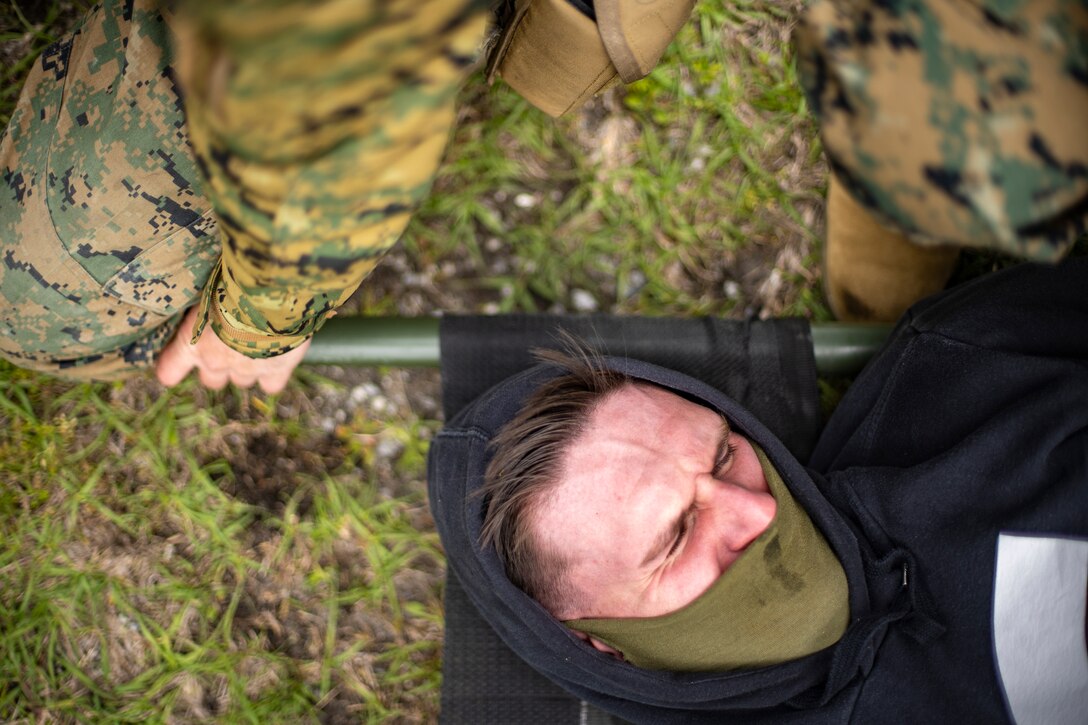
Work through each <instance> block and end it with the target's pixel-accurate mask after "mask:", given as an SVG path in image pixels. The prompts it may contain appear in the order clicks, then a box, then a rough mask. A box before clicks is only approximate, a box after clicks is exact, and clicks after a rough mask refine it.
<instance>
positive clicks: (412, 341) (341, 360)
mask: <svg viewBox="0 0 1088 725" xmlns="http://www.w3.org/2000/svg"><path fill="white" fill-rule="evenodd" d="M438 323H439V318H437V317H349V316H345V317H334V318H333V319H331V320H329V321H328V322H326V323H325V326H324V327H322V328H321V332H319V333H318V334H317V335H315V336H314V341H313V344H312V345H311V346H310V349H309V351H308V352H307V353H306V362H307V363H312V364H315V365H358V366H365V365H391V366H394V367H438V356H439V351H438ZM890 331H891V327H890V326H888V325H853V324H845V323H824V324H815V325H813V326H812V345H813V350H814V353H815V355H816V370H817V372H818V373H819V374H820V375H824V376H829V377H834V376H850V375H856V374H857V373H858V372H859V371H860V370H861V369H862V368H863V367H865V363H866V362H868V361H869V358H871V357H872V356H873V354H874V353H875V352H876V351H877V350H879V349H880V346H881V345H882V344H884V340H885V339H887V337H888V333H889V332H890Z"/></svg>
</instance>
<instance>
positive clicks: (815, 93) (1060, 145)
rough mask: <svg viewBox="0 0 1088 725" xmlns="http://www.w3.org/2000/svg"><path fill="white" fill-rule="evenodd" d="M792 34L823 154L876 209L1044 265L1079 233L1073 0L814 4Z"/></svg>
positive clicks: (1086, 12)
mask: <svg viewBox="0 0 1088 725" xmlns="http://www.w3.org/2000/svg"><path fill="white" fill-rule="evenodd" d="M795 37H796V42H797V47H798V70H799V73H800V76H801V79H802V84H803V85H804V87H805V92H806V96H807V97H808V99H809V102H810V104H811V107H812V110H813V112H814V113H815V115H816V116H817V117H818V118H819V120H820V136H821V139H822V140H823V143H824V147H825V150H826V152H827V156H828V159H829V160H830V162H831V165H832V167H833V169H834V170H835V172H836V175H837V176H838V177H839V178H841V179H842V180H843V182H844V184H845V185H846V186H847V188H849V190H850V192H851V194H852V196H854V197H855V198H856V199H857V200H858V201H860V202H861V203H863V204H865V205H866V206H867V207H869V208H870V209H871V210H873V211H874V212H876V213H877V215H878V216H879V217H881V218H882V219H883V220H884V221H886V222H891V223H892V224H894V225H895V226H897V227H898V228H900V229H903V230H904V231H906V232H907V233H908V234H909V235H910V236H911V238H912V240H914V241H916V242H919V243H923V244H954V245H958V246H973V247H991V248H995V249H998V250H1000V251H1003V252H1006V253H1010V254H1016V255H1019V256H1023V257H1028V258H1031V259H1035V260H1040V261H1053V260H1055V259H1057V258H1059V257H1060V256H1061V255H1063V254H1064V253H1065V252H1066V251H1068V249H1069V248H1070V246H1072V244H1073V242H1074V241H1075V240H1076V238H1077V237H1078V236H1079V235H1081V234H1084V232H1085V221H1086V219H1088V132H1086V130H1085V128H1086V127H1085V119H1086V118H1088V3H1085V2H1084V0H1034V1H1032V2H1022V1H1020V2H1006V1H1005V0H970V1H968V0H894V1H892V2H876V1H875V0H812V2H811V3H810V4H809V6H808V7H807V8H806V11H805V13H804V15H803V17H802V20H801V23H800V25H799V26H798V28H797V32H796V36H795Z"/></svg>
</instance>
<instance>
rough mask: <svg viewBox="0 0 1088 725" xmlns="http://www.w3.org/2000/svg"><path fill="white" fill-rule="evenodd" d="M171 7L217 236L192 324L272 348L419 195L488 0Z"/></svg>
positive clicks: (330, 293) (334, 297) (387, 241)
mask: <svg viewBox="0 0 1088 725" xmlns="http://www.w3.org/2000/svg"><path fill="white" fill-rule="evenodd" d="M181 10H182V11H186V15H184V16H179V18H178V21H179V22H178V25H177V29H178V36H179V43H178V54H177V55H178V74H179V76H180V77H181V79H182V82H183V86H184V87H185V89H186V94H187V95H186V111H187V113H188V120H189V132H190V134H191V138H192V143H193V148H194V150H195V154H196V157H197V158H198V159H199V160H200V163H201V166H202V170H203V171H204V173H205V177H206V179H207V181H206V185H205V190H206V192H207V193H208V195H209V197H210V198H211V200H212V206H213V208H214V209H215V212H216V214H217V216H218V219H219V229H220V233H221V236H222V239H223V262H222V266H221V268H220V269H219V270H217V272H216V274H215V276H214V277H213V280H212V283H211V284H210V285H209V286H208V287H207V289H206V290H205V294H204V296H203V299H202V302H201V305H202V306H201V312H202V315H203V319H209V318H210V322H211V324H212V327H213V328H214V329H215V331H216V333H218V334H219V336H220V337H221V338H222V339H223V340H224V342H227V344H229V345H231V346H232V347H234V348H235V349H237V350H240V351H242V352H245V353H247V354H251V355H252V354H254V353H257V354H262V353H264V354H267V353H276V352H284V351H286V350H289V349H291V348H293V347H295V346H296V345H298V344H299V343H301V342H302V341H303V340H305V339H306V338H307V337H308V336H309V335H311V334H313V333H314V332H315V331H316V330H317V329H318V328H320V327H321V325H322V323H323V322H324V320H325V319H326V317H327V316H328V313H329V312H331V311H333V310H335V309H336V308H337V307H338V306H340V305H341V304H343V303H344V302H345V301H347V299H348V297H350V296H351V294H352V292H354V291H355V289H356V288H357V287H358V286H359V283H360V282H361V281H362V280H363V278H364V277H365V276H366V275H367V274H368V273H369V272H370V270H371V269H373V268H374V265H375V264H377V262H378V260H379V259H380V258H381V256H382V254H384V253H385V252H386V251H387V250H388V249H389V248H390V247H391V246H392V245H393V244H394V243H395V242H396V241H397V239H398V238H399V237H400V235H401V232H403V231H404V228H405V226H406V225H407V223H408V219H409V216H410V215H411V213H412V211H413V210H414V209H415V208H416V206H417V205H418V204H419V202H420V201H422V199H423V198H424V196H425V195H426V194H427V192H428V191H429V189H430V186H431V181H432V179H433V177H434V174H435V171H436V170H437V168H438V163H439V161H440V159H441V155H442V151H443V149H444V148H445V146H446V142H447V140H448V137H449V132H450V128H451V127H452V125H453V118H454V99H455V95H456V93H457V90H458V89H459V88H460V86H461V82H462V81H463V79H464V76H465V74H466V72H467V70H468V68H469V66H470V65H471V64H472V63H473V62H474V61H475V58H476V52H477V50H478V49H479V46H480V44H481V41H482V39H483V35H484V30H485V28H486V18H487V16H486V3H481V2H478V1H477V2H472V1H470V0H399V1H392V0H372V1H370V2H363V1H361V0H350V1H349V0H333V1H331V2H324V3H314V2H312V0H286V1H285V0H279V1H276V2H269V1H264V0H249V1H246V2H237V1H234V2H229V3H227V2H223V1H222V0H201V1H200V2H189V3H185V4H182V5H181ZM202 328H203V322H201V323H200V324H198V326H197V328H196V334H199V333H200V330H201V329H202Z"/></svg>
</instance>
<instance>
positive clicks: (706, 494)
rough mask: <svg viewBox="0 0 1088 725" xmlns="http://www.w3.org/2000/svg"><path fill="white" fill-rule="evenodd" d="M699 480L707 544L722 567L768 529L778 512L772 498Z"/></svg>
mask: <svg viewBox="0 0 1088 725" xmlns="http://www.w3.org/2000/svg"><path fill="white" fill-rule="evenodd" d="M706 478H707V479H708V480H701V481H700V489H701V491H700V493H701V494H702V497H703V501H702V508H703V511H702V513H701V516H702V517H703V518H704V519H705V524H706V526H707V535H708V536H709V537H710V540H709V544H710V545H711V546H713V547H714V549H715V551H716V552H717V556H718V558H719V560H720V561H721V563H722V564H723V570H724V568H725V566H728V564H730V563H732V561H733V560H734V559H736V558H737V557H738V556H740V554H741V553H742V552H743V551H744V550H745V549H747V548H748V545H749V544H751V543H752V542H753V541H755V540H756V539H757V538H759V535H760V534H762V533H763V532H764V531H766V530H767V527H768V526H769V525H770V523H771V520H772V519H774V515H775V511H776V509H777V507H776V503H775V500H774V496H772V495H771V494H770V493H769V492H767V491H758V490H752V489H749V488H745V487H743V486H738V485H736V484H733V483H727V482H723V481H720V480H718V479H716V478H714V477H713V476H707V477H706Z"/></svg>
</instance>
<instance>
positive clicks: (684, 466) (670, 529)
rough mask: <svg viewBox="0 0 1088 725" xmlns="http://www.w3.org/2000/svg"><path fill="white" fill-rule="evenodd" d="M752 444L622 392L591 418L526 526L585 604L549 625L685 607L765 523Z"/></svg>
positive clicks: (676, 405) (658, 397)
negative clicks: (563, 563)
mask: <svg viewBox="0 0 1088 725" xmlns="http://www.w3.org/2000/svg"><path fill="white" fill-rule="evenodd" d="M774 513H775V500H774V497H772V496H771V494H770V492H769V490H768V487H767V480H766V478H764V476H763V469H762V467H761V466H760V464H759V459H758V458H756V454H755V451H754V450H753V449H752V446H751V444H750V443H749V442H748V440H747V439H745V438H744V437H743V436H741V435H739V434H737V433H735V432H732V431H730V430H729V428H728V424H726V423H725V421H724V419H723V418H722V417H721V416H720V415H718V414H717V413H715V412H714V411H712V410H710V409H708V408H704V407H703V406H701V405H698V404H696V403H692V402H689V401H687V400H685V399H683V398H681V397H679V396H677V395H674V394H672V393H669V392H666V391H664V390H661V389H659V388H655V387H652V386H649V385H641V384H635V385H628V386H626V387H624V388H622V389H621V390H619V391H617V392H615V393H613V394H612V395H611V396H609V397H608V398H606V399H605V400H604V402H603V403H601V404H600V405H599V406H598V408H597V409H596V410H595V411H594V412H593V414H592V415H591V416H590V419H589V426H588V428H587V430H586V432H585V433H584V434H583V435H582V436H581V437H579V438H578V439H576V440H575V442H574V443H573V445H572V446H571V448H570V450H569V451H568V453H567V456H566V457H565V459H564V462H563V470H562V472H561V474H560V481H559V484H558V486H556V488H555V490H554V491H553V492H552V493H550V494H549V495H547V496H546V497H545V498H544V500H543V501H542V502H541V507H540V509H539V510H538V511H537V513H536V515H535V516H534V519H533V523H532V526H533V528H534V533H535V534H536V535H538V536H540V537H541V540H542V542H543V544H544V545H545V546H546V547H549V548H551V547H554V548H553V550H554V551H556V552H557V553H559V554H560V555H561V556H564V557H565V558H566V559H567V560H568V561H569V562H570V563H571V565H570V568H569V570H568V576H569V580H568V581H569V582H570V584H572V585H573V586H574V587H575V588H577V590H579V591H581V592H582V593H584V595H585V597H586V600H585V605H586V606H585V607H581V608H580V609H579V611H560V612H553V614H554V615H555V616H556V617H558V618H559V619H576V618H585V617H653V616H657V615H661V614H666V613H668V612H672V611H675V610H677V609H680V608H681V607H683V606H684V605H686V604H689V603H690V602H692V601H694V600H695V599H696V598H697V597H698V596H699V595H700V594H702V593H703V592H704V591H705V590H706V589H707V588H708V587H709V586H710V585H711V584H713V583H714V581H715V580H716V579H717V578H718V577H719V576H721V574H722V572H724V571H725V570H726V569H727V568H728V567H729V565H730V564H732V563H733V562H734V561H735V560H736V559H737V558H738V557H739V556H740V555H741V553H742V552H743V551H744V549H745V548H746V547H747V546H748V544H750V543H751V542H752V541H754V540H755V539H756V538H757V537H758V536H759V535H760V534H761V533H763V531H764V530H765V529H766V528H767V526H768V524H769V523H770V522H771V519H773V518H774Z"/></svg>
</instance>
